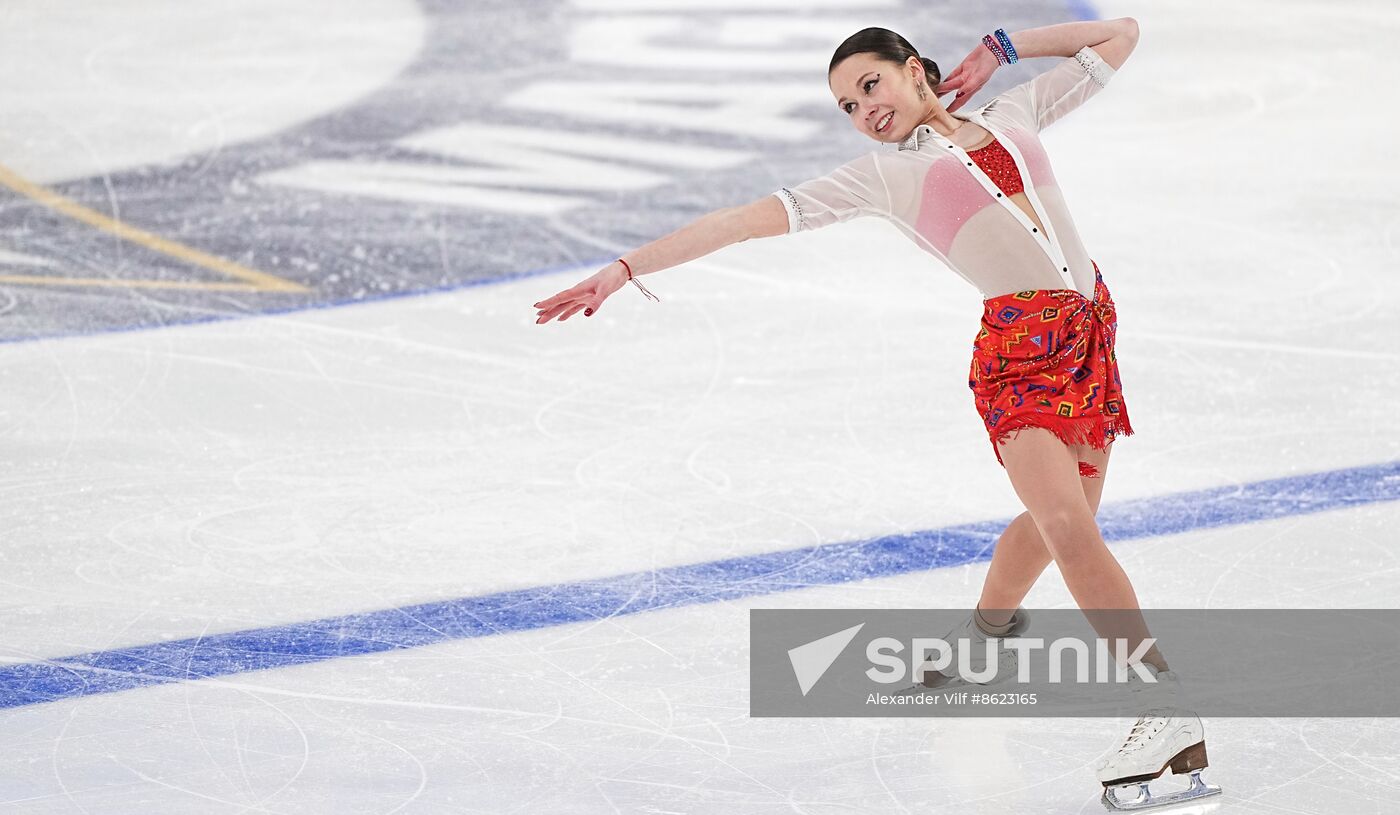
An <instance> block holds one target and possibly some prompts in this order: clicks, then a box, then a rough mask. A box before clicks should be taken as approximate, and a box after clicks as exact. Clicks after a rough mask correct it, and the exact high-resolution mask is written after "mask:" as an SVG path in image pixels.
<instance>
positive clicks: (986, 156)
mask: <svg viewBox="0 0 1400 815" xmlns="http://www.w3.org/2000/svg"><path fill="white" fill-rule="evenodd" d="M967 155H968V158H970V159H972V160H973V161H975V162H977V166H978V167H980V168H981V169H982V172H984V173H986V174H987V177H988V178H990V179H992V181H993V182H994V183H995V184H996V185H997V186H998V187H1000V188H1001V191H1002V192H1004V193H1006V194H1007V195H1008V196H1011V195H1015V194H1016V193H1018V192H1023V191H1024V190H1025V182H1024V181H1022V180H1021V173H1020V171H1019V170H1017V169H1016V160H1015V159H1014V158H1012V157H1011V154H1010V153H1008V152H1006V148H1005V147H1003V146H1002V144H1001V142H999V141H997V140H996V138H993V139H992V142H991V144H988V145H987V146H986V147H979V148H977V149H976V150H969V151H967Z"/></svg>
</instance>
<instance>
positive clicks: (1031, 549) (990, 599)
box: [977, 444, 1113, 625]
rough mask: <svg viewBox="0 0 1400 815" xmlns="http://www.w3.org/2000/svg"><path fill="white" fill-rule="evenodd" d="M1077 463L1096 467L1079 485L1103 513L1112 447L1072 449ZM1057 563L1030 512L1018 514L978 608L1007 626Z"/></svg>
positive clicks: (1005, 534) (996, 554) (1001, 545)
mask: <svg viewBox="0 0 1400 815" xmlns="http://www.w3.org/2000/svg"><path fill="white" fill-rule="evenodd" d="M1070 449H1071V451H1072V452H1074V453H1075V459H1076V461H1083V462H1086V463H1088V464H1091V465H1093V467H1094V469H1095V470H1096V471H1097V475H1096V476H1092V477H1086V476H1080V478H1079V484H1080V486H1081V487H1082V488H1083V490H1084V498H1085V500H1086V501H1088V503H1089V510H1090V511H1091V512H1093V513H1094V514H1098V511H1099V499H1100V498H1102V496H1103V485H1104V479H1106V478H1107V477H1108V457H1109V455H1110V454H1111V453H1112V452H1113V445H1112V444H1109V445H1108V447H1107V448H1105V449H1103V450H1095V449H1094V448H1092V447H1088V446H1086V445H1074V446H1073V447H1071V448H1070ZM1053 560H1054V558H1052V557H1051V556H1050V550H1049V549H1047V548H1046V547H1045V540H1044V539H1043V538H1041V537H1040V530H1039V529H1038V528H1037V527H1036V525H1035V521H1034V520H1033V519H1032V518H1031V514H1030V512H1029V511H1027V512H1022V513H1021V514H1020V515H1017V516H1016V518H1015V519H1014V520H1012V521H1011V523H1010V524H1008V525H1007V527H1006V531H1005V532H1002V533H1001V537H1000V538H999V539H998V540H997V544H996V548H995V549H993V550H992V565H991V567H990V568H989V569H988V571H987V579H986V581H985V582H984V583H983V584H982V597H981V599H979V600H978V601H977V607H978V608H979V609H982V615H983V618H984V619H985V620H986V621H987V622H988V623H990V624H992V625H1003V624H1005V623H1007V622H1009V621H1010V619H1011V614H1012V612H1014V611H1015V609H1016V607H1017V606H1019V605H1020V604H1021V601H1022V600H1024V599H1025V597H1026V594H1027V593H1028V592H1029V591H1030V590H1031V586H1033V585H1035V581H1036V580H1038V579H1039V578H1040V575H1041V573H1042V572H1044V571H1045V567H1046V566H1049V565H1050V563H1051V562H1052V561H1053Z"/></svg>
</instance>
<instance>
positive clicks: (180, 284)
mask: <svg viewBox="0 0 1400 815" xmlns="http://www.w3.org/2000/svg"><path fill="white" fill-rule="evenodd" d="M0 283H15V284H33V285H40V286H101V287H104V288H126V289H203V290H208V291H254V292H256V291H267V288H266V287H264V286H255V285H253V284H252V283H218V282H213V281H210V282H207V283H205V282H201V281H198V280H124V279H122V278H118V277H54V276H51V275H34V274H0Z"/></svg>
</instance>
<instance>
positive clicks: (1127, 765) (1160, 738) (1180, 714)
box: [1096, 666, 1220, 812]
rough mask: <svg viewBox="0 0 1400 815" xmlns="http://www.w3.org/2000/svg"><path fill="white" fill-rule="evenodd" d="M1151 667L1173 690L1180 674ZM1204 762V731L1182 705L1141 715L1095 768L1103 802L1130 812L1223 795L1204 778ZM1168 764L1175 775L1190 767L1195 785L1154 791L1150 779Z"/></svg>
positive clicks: (1159, 680)
mask: <svg viewBox="0 0 1400 815" xmlns="http://www.w3.org/2000/svg"><path fill="white" fill-rule="evenodd" d="M1148 668H1149V670H1150V671H1151V673H1152V674H1153V675H1154V676H1155V677H1156V678H1157V681H1158V683H1161V684H1164V685H1165V686H1166V690H1168V691H1169V692H1171V693H1172V694H1173V696H1174V695H1175V691H1176V689H1177V688H1176V685H1177V681H1176V675H1175V674H1174V673H1172V672H1171V671H1161V672H1158V671H1157V670H1156V669H1155V668H1151V666H1148ZM1206 764H1207V762H1206V733H1205V728H1204V727H1203V726H1202V725H1201V720H1200V719H1199V718H1198V717H1197V716H1196V714H1194V713H1192V712H1190V711H1188V710H1183V709H1182V708H1179V707H1158V708H1151V709H1149V710H1146V711H1145V712H1144V713H1143V714H1142V715H1141V716H1139V717H1138V719H1137V721H1136V722H1135V723H1134V724H1133V729H1132V730H1131V731H1130V732H1129V733H1128V737H1127V739H1125V740H1124V741H1123V744H1122V746H1121V747H1119V748H1118V750H1117V751H1116V752H1115V753H1114V754H1113V755H1111V756H1109V757H1108V758H1106V759H1104V760H1103V761H1100V762H1099V765H1098V767H1097V768H1096V769H1097V771H1098V777H1099V783H1101V784H1103V787H1104V790H1103V799H1102V800H1103V805H1104V807H1105V808H1107V809H1108V810H1109V811H1110V812H1131V811H1135V810H1142V809H1148V808H1156V807H1162V806H1168V805H1171V804H1180V803H1182V802H1185V801H1193V800H1195V799H1197V798H1205V797H1206V796H1210V795H1219V794H1220V787H1218V786H1216V785H1214V784H1207V783H1205V782H1204V781H1202V780H1201V770H1202V769H1204V768H1205V767H1206ZM1168 767H1170V768H1171V771H1172V773H1173V774H1175V775H1182V774H1185V773H1190V774H1191V786H1190V787H1188V788H1186V789H1184V790H1177V791H1173V792H1169V793H1166V794H1164V795H1153V794H1152V791H1151V790H1150V789H1149V788H1148V782H1150V781H1152V780H1153V779H1155V778H1158V777H1160V776H1161V775H1162V774H1163V773H1165V772H1166V771H1167V768H1168Z"/></svg>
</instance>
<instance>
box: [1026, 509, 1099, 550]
mask: <svg viewBox="0 0 1400 815" xmlns="http://www.w3.org/2000/svg"><path fill="white" fill-rule="evenodd" d="M1085 510H1086V511H1084V512H1080V511H1071V510H1053V511H1049V512H1045V513H1042V514H1041V515H1040V516H1035V524H1036V527H1037V528H1039V529H1040V535H1041V537H1042V538H1044V539H1045V546H1046V548H1048V549H1049V550H1050V553H1051V554H1053V555H1054V556H1055V560H1056V561H1058V562H1063V561H1065V560H1067V559H1073V558H1075V557H1077V556H1080V555H1082V554H1084V553H1085V552H1088V551H1089V550H1090V548H1091V547H1093V546H1097V545H1098V537H1099V536H1098V528H1097V527H1096V526H1095V524H1094V516H1093V515H1092V514H1088V512H1087V507H1086V508H1085Z"/></svg>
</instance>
